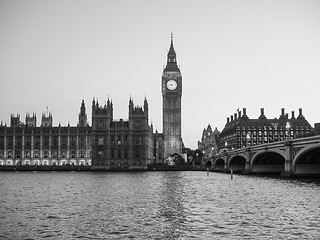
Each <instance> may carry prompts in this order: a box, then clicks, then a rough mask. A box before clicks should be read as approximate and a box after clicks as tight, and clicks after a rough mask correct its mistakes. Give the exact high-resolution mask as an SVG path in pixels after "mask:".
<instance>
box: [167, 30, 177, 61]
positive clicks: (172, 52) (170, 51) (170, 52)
mask: <svg viewBox="0 0 320 240" xmlns="http://www.w3.org/2000/svg"><path fill="white" fill-rule="evenodd" d="M169 56H174V57H176V52H175V51H174V47H173V33H172V32H171V43H170V49H169V52H168V60H169Z"/></svg>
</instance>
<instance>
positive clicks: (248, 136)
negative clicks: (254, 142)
mask: <svg viewBox="0 0 320 240" xmlns="http://www.w3.org/2000/svg"><path fill="white" fill-rule="evenodd" d="M246 139H247V144H246V145H247V147H249V146H250V140H251V135H250V133H247V138H246Z"/></svg>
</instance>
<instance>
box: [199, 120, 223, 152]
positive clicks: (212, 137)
mask: <svg viewBox="0 0 320 240" xmlns="http://www.w3.org/2000/svg"><path fill="white" fill-rule="evenodd" d="M219 134H220V132H219V131H218V130H217V128H215V130H214V131H212V128H211V126H210V124H209V125H208V126H207V128H205V129H203V131H202V137H201V141H198V149H199V150H200V151H201V152H202V154H203V156H204V157H212V156H214V155H215V154H217V153H218V151H219V146H218V137H219Z"/></svg>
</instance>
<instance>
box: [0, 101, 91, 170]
mask: <svg viewBox="0 0 320 240" xmlns="http://www.w3.org/2000/svg"><path fill="white" fill-rule="evenodd" d="M85 111H86V110H85V105H84V101H82V105H81V110H80V112H81V113H82V114H83V115H85ZM81 113H80V114H81ZM10 122H11V124H10V127H7V126H6V125H1V126H0V165H19V164H22V165H65V164H70V165H90V164H91V128H90V127H89V125H87V123H86V122H85V121H83V122H80V118H79V124H78V126H76V127H71V126H69V125H68V126H65V127H61V126H60V124H59V126H56V127H54V126H53V117H52V114H51V113H47V114H45V113H43V114H42V118H41V125H40V126H39V127H37V117H36V115H35V113H33V115H32V116H30V114H28V113H27V114H26V118H25V123H23V122H21V121H20V115H17V116H14V115H11V121H10Z"/></svg>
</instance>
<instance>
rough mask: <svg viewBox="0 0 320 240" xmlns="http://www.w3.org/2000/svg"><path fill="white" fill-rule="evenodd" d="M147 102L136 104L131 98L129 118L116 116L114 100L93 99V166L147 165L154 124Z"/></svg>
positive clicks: (135, 167) (95, 167)
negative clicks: (100, 100) (149, 118)
mask: <svg viewBox="0 0 320 240" xmlns="http://www.w3.org/2000/svg"><path fill="white" fill-rule="evenodd" d="M148 112H149V108H148V102H147V100H146V99H145V100H144V105H143V108H142V107H135V106H134V104H133V101H132V99H131V98H130V100H129V119H128V120H123V119H120V120H118V121H116V120H114V119H113V103H112V102H110V101H109V100H108V101H107V103H106V104H105V105H104V106H100V105H99V103H98V101H97V102H96V101H95V100H93V101H92V169H93V170H104V169H112V168H128V169H146V168H147V165H148V164H151V163H152V161H153V159H154V158H153V147H154V143H153V127H152V125H151V126H149V125H148Z"/></svg>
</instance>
